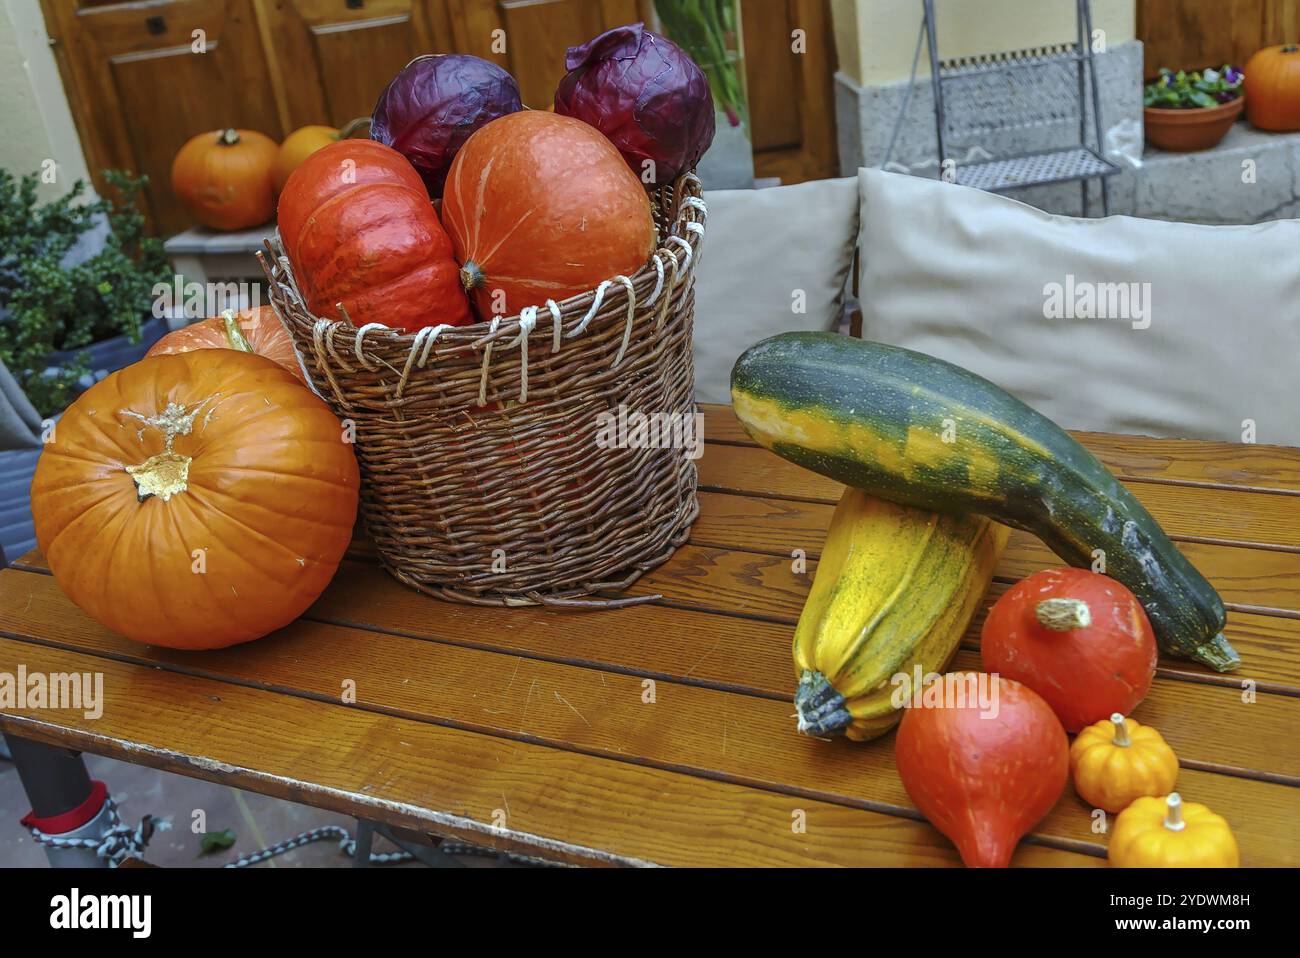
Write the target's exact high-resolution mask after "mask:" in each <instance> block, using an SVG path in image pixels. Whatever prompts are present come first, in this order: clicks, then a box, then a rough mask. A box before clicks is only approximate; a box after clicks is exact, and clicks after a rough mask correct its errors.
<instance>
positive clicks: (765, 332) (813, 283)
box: [695, 177, 858, 403]
mask: <svg viewBox="0 0 1300 958" xmlns="http://www.w3.org/2000/svg"><path fill="white" fill-rule="evenodd" d="M704 201H705V203H706V204H707V205H708V208H709V212H708V220H707V224H706V228H705V234H704V253H703V255H702V256H701V258H700V262H699V265H698V267H697V269H696V273H695V396H696V398H697V399H698V400H699V401H700V402H720V403H729V402H731V367H732V366H733V365H735V362H736V360H737V359H738V358H739V357H740V354H741V353H743V352H744V351H745V350H746V349H748V348H749V347H750V346H752V345H753V344H754V343H756V342H758V341H759V340H760V339H766V338H767V337H768V336H775V335H776V334H777V333H782V332H785V331H787V330H792V329H834V328H835V326H836V325H837V324H838V323H839V321H840V313H841V311H842V309H843V302H844V299H843V297H844V286H845V281H846V280H847V278H848V275H849V270H850V269H852V267H853V249H854V245H855V243H856V242H857V232H858V181H857V179H856V178H855V177H847V178H845V179H839V180H816V181H814V182H810V183H799V184H797V185H795V186H778V187H773V188H771V189H762V190H716V191H709V192H708V193H706V194H705V196H704ZM800 310H802V311H800Z"/></svg>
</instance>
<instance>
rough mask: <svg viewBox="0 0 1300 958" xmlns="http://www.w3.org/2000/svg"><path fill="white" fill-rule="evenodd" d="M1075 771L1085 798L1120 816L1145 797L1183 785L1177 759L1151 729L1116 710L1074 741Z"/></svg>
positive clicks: (1072, 763)
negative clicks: (1179, 776) (1137, 800)
mask: <svg viewBox="0 0 1300 958" xmlns="http://www.w3.org/2000/svg"><path fill="white" fill-rule="evenodd" d="M1070 772H1071V774H1072V775H1073V776H1074V790H1075V791H1076V792H1078V793H1079V797H1080V798H1082V799H1083V800H1084V801H1085V802H1087V803H1089V804H1090V805H1092V806H1094V807H1096V808H1104V809H1105V810H1106V811H1108V812H1111V813H1117V812H1122V811H1123V810H1124V809H1125V808H1127V807H1128V806H1129V805H1131V804H1132V803H1133V801H1134V800H1136V799H1138V798H1141V797H1142V796H1143V795H1168V794H1169V793H1170V792H1172V791H1173V789H1174V785H1175V784H1176V783H1177V781H1178V756H1177V755H1175V754H1174V750H1173V749H1172V748H1170V747H1169V745H1168V744H1167V743H1166V742H1165V740H1164V737H1163V736H1162V735H1161V734H1160V733H1159V732H1157V731H1156V730H1155V729H1153V728H1152V727H1151V726H1149V725H1140V724H1138V723H1137V722H1135V721H1134V720H1133V719H1131V718H1130V719H1126V718H1125V717H1124V716H1123V715H1120V714H1119V713H1118V712H1116V713H1115V714H1114V715H1112V716H1111V717H1110V718H1108V719H1103V720H1102V721H1100V722H1097V723H1096V724H1095V725H1089V726H1088V727H1087V728H1085V729H1084V730H1083V731H1082V732H1080V733H1079V734H1078V736H1076V737H1075V740H1074V744H1073V745H1071V746H1070Z"/></svg>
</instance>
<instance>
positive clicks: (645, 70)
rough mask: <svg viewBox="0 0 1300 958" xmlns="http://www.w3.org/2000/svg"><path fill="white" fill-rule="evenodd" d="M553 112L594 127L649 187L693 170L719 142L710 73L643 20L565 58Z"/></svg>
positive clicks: (603, 37) (667, 181)
mask: <svg viewBox="0 0 1300 958" xmlns="http://www.w3.org/2000/svg"><path fill="white" fill-rule="evenodd" d="M564 65H565V67H566V68H567V69H568V71H569V73H568V75H566V76H565V77H564V79H563V80H561V81H560V87H559V89H558V90H556V91H555V112H556V113H562V114H564V115H565V116H571V117H574V118H576V119H579V120H582V121H583V122H585V123H588V124H590V125H591V126H594V127H595V128H596V129H598V130H600V132H602V133H604V134H605V136H606V137H608V138H609V139H610V141H611V142H612V143H613V144H614V145H615V146H616V147H618V150H619V152H620V153H622V154H623V158H624V159H625V160H627V162H628V165H629V166H630V167H632V172H634V173H635V174H636V175H637V176H638V177H639V178H640V179H641V181H642V182H644V183H646V185H647V186H658V185H662V184H668V183H671V182H672V181H673V180H675V179H676V178H677V177H678V176H679V175H680V174H682V173H685V172H686V171H688V170H692V169H694V168H695V166H696V164H698V163H699V161H700V157H701V156H703V155H704V151H705V150H707V149H708V148H709V144H710V143H712V142H713V122H714V106H713V96H712V94H711V93H710V92H709V81H708V78H707V77H706V76H705V75H704V71H703V70H701V69H700V68H699V66H698V65H696V63H695V61H694V60H692V59H691V58H690V57H689V56H687V54H686V53H685V52H684V51H683V50H682V49H681V47H679V46H677V45H676V44H675V43H672V42H671V41H670V40H667V39H665V38H664V37H661V36H659V34H657V33H653V32H651V31H649V30H647V29H646V28H645V24H643V23H633V24H629V25H628V26H625V27H615V28H614V29H613V30H609V31H606V32H605V33H602V34H601V35H600V36H598V37H596V39H594V40H591V41H590V42H588V43H585V44H583V45H582V46H580V47H570V48H569V52H568V56H567V57H566V58H565V63H564Z"/></svg>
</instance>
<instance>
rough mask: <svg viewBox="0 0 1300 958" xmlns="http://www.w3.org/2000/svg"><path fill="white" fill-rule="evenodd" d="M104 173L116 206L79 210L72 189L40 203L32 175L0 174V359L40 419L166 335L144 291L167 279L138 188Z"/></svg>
mask: <svg viewBox="0 0 1300 958" xmlns="http://www.w3.org/2000/svg"><path fill="white" fill-rule="evenodd" d="M104 175H105V178H106V179H107V180H108V183H109V184H110V185H111V186H112V187H113V189H114V191H115V192H116V193H117V196H116V197H115V198H97V199H94V200H91V201H89V202H87V201H86V199H85V193H86V184H85V183H84V182H81V181H78V182H77V183H76V184H74V185H73V187H72V189H71V190H70V191H69V192H68V194H67V195H66V196H63V197H61V198H59V199H56V200H53V201H51V202H48V203H44V204H39V203H38V197H37V184H38V177H37V175H36V174H34V173H33V174H28V175H26V176H24V177H22V178H21V179H16V178H15V177H14V176H13V175H12V174H10V173H9V172H7V171H5V170H0V234H2V235H3V236H4V237H5V242H4V245H3V247H0V360H3V362H4V364H5V365H6V366H7V367H8V368H9V371H10V372H11V373H12V374H13V376H14V378H15V379H17V381H18V384H19V385H20V386H21V387H22V389H23V391H24V392H25V393H26V394H27V397H28V398H29V399H30V400H31V402H32V405H33V406H35V407H36V408H37V410H38V411H39V412H40V413H41V415H42V416H49V415H52V414H54V413H56V412H58V411H60V410H61V409H63V407H64V406H66V405H67V404H68V403H69V402H71V401H72V399H74V398H75V397H76V396H77V394H78V393H80V392H81V391H82V390H84V389H86V388H87V387H89V386H90V384H91V383H92V382H94V380H95V379H96V378H102V377H103V376H104V375H106V374H107V373H108V372H110V371H112V370H114V369H118V368H120V367H122V366H125V365H128V364H129V363H132V362H134V361H135V360H137V359H139V358H140V357H142V356H143V355H144V354H145V352H146V351H147V350H148V348H149V347H150V346H151V345H153V343H154V342H156V341H157V340H158V339H159V338H160V337H161V336H162V335H163V334H164V333H166V332H167V322H166V320H164V319H155V318H153V317H152V307H153V295H154V293H153V290H154V285H155V284H157V283H163V284H168V285H169V284H170V283H171V282H172V279H173V277H172V270H171V267H170V266H169V265H168V262H167V257H166V255H165V254H164V252H163V247H162V242H161V241H160V240H158V239H157V238H155V237H152V236H148V235H146V234H145V220H144V216H143V214H142V213H141V212H140V210H139V208H138V206H137V205H136V200H137V198H138V197H139V195H140V191H141V190H142V189H143V188H144V185H145V182H146V181H145V179H144V178H143V177H141V178H139V179H132V178H131V177H130V176H128V175H127V174H124V173H117V172H113V171H106V172H105V174H104Z"/></svg>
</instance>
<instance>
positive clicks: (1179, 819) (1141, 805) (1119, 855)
mask: <svg viewBox="0 0 1300 958" xmlns="http://www.w3.org/2000/svg"><path fill="white" fill-rule="evenodd" d="M1109 857H1110V863H1111V864H1112V865H1114V866H1115V867H1116V868H1236V867H1237V866H1238V864H1239V863H1240V860H1239V856H1238V852H1237V840H1236V839H1235V838H1233V836H1232V829H1231V828H1229V827H1228V823H1227V822H1226V821H1224V819H1223V817H1222V816H1220V815H1216V814H1214V812H1212V811H1210V810H1209V809H1208V808H1206V807H1205V806H1204V805H1197V804H1196V803H1195V802H1188V803H1187V804H1183V800H1182V798H1181V797H1180V796H1179V795H1178V793H1177V792H1173V793H1171V794H1170V795H1168V796H1166V797H1164V798H1155V797H1153V796H1149V795H1148V796H1143V797H1142V798H1139V799H1138V800H1137V801H1135V802H1134V803H1133V804H1132V805H1130V806H1129V807H1128V808H1126V809H1124V811H1122V812H1120V814H1119V818H1117V819H1115V830H1114V832H1113V833H1112V834H1111V837H1110V851H1109Z"/></svg>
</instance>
